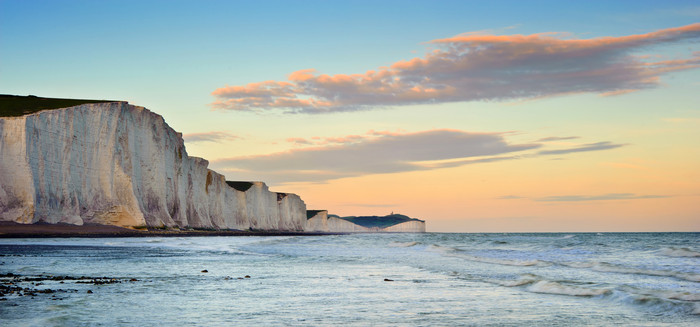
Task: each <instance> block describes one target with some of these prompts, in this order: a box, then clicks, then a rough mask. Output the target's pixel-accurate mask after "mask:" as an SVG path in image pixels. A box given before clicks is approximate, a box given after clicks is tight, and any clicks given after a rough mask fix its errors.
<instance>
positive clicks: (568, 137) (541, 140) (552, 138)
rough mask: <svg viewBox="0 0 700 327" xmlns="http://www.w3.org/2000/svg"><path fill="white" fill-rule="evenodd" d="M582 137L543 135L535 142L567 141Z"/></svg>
mask: <svg viewBox="0 0 700 327" xmlns="http://www.w3.org/2000/svg"><path fill="white" fill-rule="evenodd" d="M578 138H580V137H579V136H564V137H560V136H550V137H543V138H541V139H539V140H537V141H535V142H555V141H567V140H575V139H578Z"/></svg>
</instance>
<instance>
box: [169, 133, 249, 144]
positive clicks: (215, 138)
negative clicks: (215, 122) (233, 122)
mask: <svg viewBox="0 0 700 327" xmlns="http://www.w3.org/2000/svg"><path fill="white" fill-rule="evenodd" d="M182 138H183V139H184V140H185V142H187V143H196V142H215V143H219V142H224V141H232V140H237V139H240V138H241V137H240V136H237V135H234V134H231V133H229V132H218V131H217V132H205V133H190V134H183V135H182Z"/></svg>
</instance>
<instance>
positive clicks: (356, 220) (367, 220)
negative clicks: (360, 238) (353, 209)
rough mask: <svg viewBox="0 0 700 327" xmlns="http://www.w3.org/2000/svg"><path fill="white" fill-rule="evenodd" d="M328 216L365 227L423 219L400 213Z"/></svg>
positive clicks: (383, 226)
mask: <svg viewBox="0 0 700 327" xmlns="http://www.w3.org/2000/svg"><path fill="white" fill-rule="evenodd" d="M328 217H329V218H330V217H335V218H340V219H345V220H347V221H349V222H351V223H353V224H356V225H360V226H363V227H367V228H372V227H378V228H387V227H389V226H394V225H398V224H401V223H405V222H407V221H420V222H423V220H420V219H416V218H411V217H408V216H404V215H400V214H393V215H387V216H349V217H339V216H336V215H328Z"/></svg>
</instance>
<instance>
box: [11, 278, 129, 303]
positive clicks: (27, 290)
mask: <svg viewBox="0 0 700 327" xmlns="http://www.w3.org/2000/svg"><path fill="white" fill-rule="evenodd" d="M65 281H74V282H75V283H76V284H93V285H105V284H117V283H121V282H122V280H121V279H118V278H112V277H86V276H81V277H72V276H53V275H39V276H31V277H28V276H21V275H17V274H13V273H5V274H0V301H7V300H8V299H7V298H5V296H8V295H16V296H31V297H32V298H34V297H35V296H38V295H40V294H53V295H52V296H51V299H52V300H63V299H62V298H57V297H56V293H77V292H78V290H75V289H51V288H36V287H39V286H44V285H46V284H47V283H49V285H50V282H58V283H60V284H64V283H65ZM123 281H130V282H135V281H138V279H136V278H131V279H123ZM22 285H29V286H31V287H22ZM87 293H88V294H92V290H88V291H87Z"/></svg>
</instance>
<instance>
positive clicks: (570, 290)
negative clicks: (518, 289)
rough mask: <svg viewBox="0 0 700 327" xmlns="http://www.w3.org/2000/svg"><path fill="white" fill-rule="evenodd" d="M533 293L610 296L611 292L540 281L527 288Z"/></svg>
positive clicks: (602, 289)
mask: <svg viewBox="0 0 700 327" xmlns="http://www.w3.org/2000/svg"><path fill="white" fill-rule="evenodd" d="M527 290H528V291H530V292H533V293H546V294H559V295H572V296H599V295H606V294H610V293H611V292H612V291H611V290H609V289H605V288H588V287H581V286H573V285H564V284H561V283H558V282H553V281H547V280H541V281H538V282H535V283H533V284H532V285H530V286H529V287H528V288H527Z"/></svg>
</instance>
